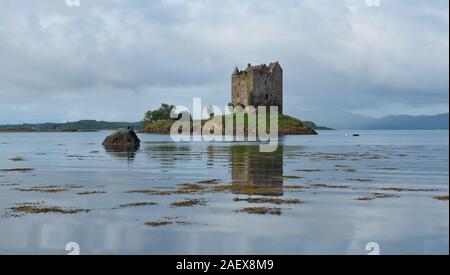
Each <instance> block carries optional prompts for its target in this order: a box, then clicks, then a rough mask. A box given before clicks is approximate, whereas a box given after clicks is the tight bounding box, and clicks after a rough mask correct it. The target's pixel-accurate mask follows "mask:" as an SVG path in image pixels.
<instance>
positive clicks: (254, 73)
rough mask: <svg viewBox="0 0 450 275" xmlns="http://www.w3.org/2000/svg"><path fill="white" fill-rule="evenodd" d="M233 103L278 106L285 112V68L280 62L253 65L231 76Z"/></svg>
mask: <svg viewBox="0 0 450 275" xmlns="http://www.w3.org/2000/svg"><path fill="white" fill-rule="evenodd" d="M231 87H232V91H231V100H232V102H231V104H232V105H233V106H243V107H246V106H254V107H255V108H257V107H258V106H278V112H280V113H283V69H282V68H281V66H280V64H279V63H278V62H275V63H270V64H269V66H267V65H266V64H262V65H258V66H252V65H251V64H248V66H247V69H245V70H243V71H239V69H238V68H237V67H236V69H234V72H233V75H232V77H231Z"/></svg>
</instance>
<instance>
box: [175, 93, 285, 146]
mask: <svg viewBox="0 0 450 275" xmlns="http://www.w3.org/2000/svg"><path fill="white" fill-rule="evenodd" d="M192 106H193V108H192V112H191V111H190V110H189V108H188V107H186V106H182V105H178V106H175V108H174V109H173V110H172V112H171V115H170V117H171V118H172V119H177V121H176V122H175V123H174V124H173V125H172V127H171V129H170V136H171V138H172V140H173V141H175V142H179V141H208V142H210V141H249V142H260V143H261V144H260V152H275V151H276V150H277V148H278V115H279V113H278V106H259V107H256V108H255V107H253V106H245V107H243V106H225V107H224V109H223V110H222V109H221V108H219V107H218V106H213V105H210V106H208V107H206V108H202V102H201V99H200V98H194V99H193V104H192Z"/></svg>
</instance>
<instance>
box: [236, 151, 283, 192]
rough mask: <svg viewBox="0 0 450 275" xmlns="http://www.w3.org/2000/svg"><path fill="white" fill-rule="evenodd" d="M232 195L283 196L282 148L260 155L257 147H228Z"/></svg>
mask: <svg viewBox="0 0 450 275" xmlns="http://www.w3.org/2000/svg"><path fill="white" fill-rule="evenodd" d="M230 162H231V178H232V184H233V193H235V194H254V195H271V196H282V195H283V147H282V146H279V147H278V150H277V151H275V152H273V153H261V152H260V151H259V146H258V145H237V146H231V147H230Z"/></svg>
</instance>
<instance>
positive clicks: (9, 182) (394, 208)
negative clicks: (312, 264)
mask: <svg viewBox="0 0 450 275" xmlns="http://www.w3.org/2000/svg"><path fill="white" fill-rule="evenodd" d="M359 133H360V134H361V136H360V137H352V136H345V132H342V131H330V132H321V133H320V135H319V136H292V137H286V138H284V139H282V142H281V144H280V146H279V148H278V150H277V151H276V152H274V153H259V151H258V146H257V145H255V144H251V143H231V142H226V143H225V142H224V143H218V142H216V143H200V142H192V143H188V142H185V143H173V142H171V141H170V138H169V137H166V136H157V135H140V136H139V137H140V138H141V139H142V141H143V143H142V146H141V149H140V150H139V151H137V152H135V153H114V152H106V151H105V150H104V149H103V148H102V147H101V145H100V143H101V141H102V140H103V139H104V138H105V137H106V136H107V135H108V134H109V133H108V132H99V133H1V134H0V169H14V168H32V169H33V170H32V171H20V170H16V171H14V170H13V171H11V170H0V208H1V210H0V211H1V214H0V215H1V218H0V253H1V254H7V253H19V254H23V253H26V254H29V253H31V254H43V253H44V254H45V253H51V254H66V253H67V252H66V251H65V250H64V249H65V245H66V243H68V242H77V243H78V244H79V245H80V249H81V253H82V254H97V253H107V254H366V253H367V252H366V251H365V247H366V244H367V243H369V242H377V243H379V245H380V247H381V253H382V254H400V253H406V254H448V253H449V205H448V199H447V201H445V200H443V201H442V200H437V199H436V198H434V197H437V196H448V193H449V191H448V189H449V169H448V156H449V151H448V137H449V135H448V131H360V132H359ZM16 156H20V157H23V158H24V160H21V159H20V158H17V159H15V161H14V160H11V158H14V157H16ZM212 179H217V181H211V180H212ZM208 180H209V182H202V181H208ZM198 182H202V183H198ZM183 184H191V185H183ZM183 188H184V189H183ZM136 190H137V191H139V192H131V193H130V192H127V191H136ZM142 190H146V191H147V192H145V193H142ZM150 191H151V192H150ZM90 192H99V193H90ZM248 198H252V199H265V201H263V202H262V203H261V202H260V203H255V201H244V200H245V199H248ZM186 199H191V200H192V199H198V200H199V202H200V205H194V206H192V207H179V206H178V205H171V204H172V203H174V202H180V201H184V200H186ZM276 199H281V200H282V201H281V204H275V203H274V202H277V201H276ZM293 199H296V200H297V201H296V202H297V203H295V204H287V203H286V201H285V200H293ZM299 201H301V202H302V203H298V202H299ZM141 202H146V203H150V202H152V203H156V204H155V205H144V206H142V205H139V206H130V205H128V207H125V206H124V204H130V203H141ZM278 202H279V203H280V201H278ZM24 203H25V204H24ZM23 205H25V206H30V207H31V208H32V209H44V208H46V207H49V208H51V207H53V208H52V209H54V207H57V208H58V209H60V210H61V209H63V210H70V209H71V210H74V209H76V210H80V211H81V210H86V211H89V212H81V213H67V212H66V213H53V212H51V213H30V211H25V212H23V211H20V209H21V208H20V206H23ZM14 207H16V208H14ZM17 207H19V208H17ZM33 207H34V208H33ZM248 207H268V208H276V210H277V211H275V212H276V213H273V214H270V213H266V214H251V213H246V212H239V210H241V209H242V208H248ZM14 209H15V210H14ZM272 210H273V209H272ZM158 221H169V223H170V224H165V225H162V224H157V225H160V226H156V227H155V226H149V225H146V222H158ZM153 225H154V223H153Z"/></svg>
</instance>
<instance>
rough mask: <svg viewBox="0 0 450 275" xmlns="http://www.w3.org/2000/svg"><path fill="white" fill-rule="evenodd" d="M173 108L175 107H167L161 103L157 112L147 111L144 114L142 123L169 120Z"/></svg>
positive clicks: (167, 105)
mask: <svg viewBox="0 0 450 275" xmlns="http://www.w3.org/2000/svg"><path fill="white" fill-rule="evenodd" d="M174 108H175V105H169V104H166V103H162V104H161V107H159V109H158V110H154V111H148V112H147V113H145V117H144V123H148V122H153V121H158V120H170V119H171V118H170V113H171V112H172V110H173V109H174Z"/></svg>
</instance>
